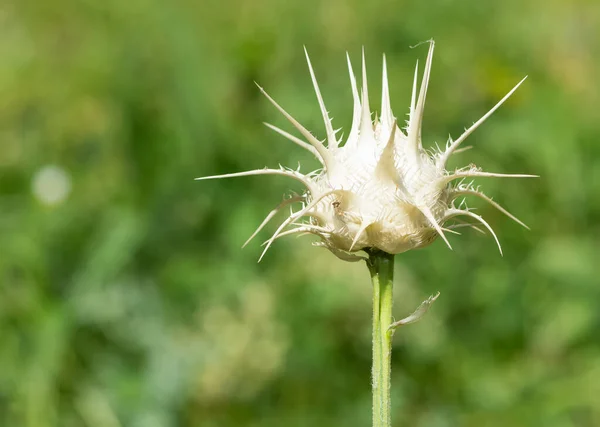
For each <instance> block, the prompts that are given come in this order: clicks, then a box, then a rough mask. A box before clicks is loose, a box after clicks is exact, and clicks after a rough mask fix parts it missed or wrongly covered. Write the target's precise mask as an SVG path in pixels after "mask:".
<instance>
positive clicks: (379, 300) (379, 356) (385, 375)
mask: <svg viewBox="0 0 600 427" xmlns="http://www.w3.org/2000/svg"><path fill="white" fill-rule="evenodd" d="M368 253H369V259H368V260H367V266H368V267H369V271H370V273H371V281H372V282H373V370H372V389H373V427H390V426H391V425H392V422H391V414H390V412H391V411H390V408H391V405H390V374H391V356H392V334H393V332H392V331H391V330H390V329H389V327H390V325H391V323H392V288H393V281H394V255H391V254H388V253H386V252H382V251H374V250H371V251H369V252H368Z"/></svg>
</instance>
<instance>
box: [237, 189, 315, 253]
mask: <svg viewBox="0 0 600 427" xmlns="http://www.w3.org/2000/svg"><path fill="white" fill-rule="evenodd" d="M302 200H304V197H302V196H294V197H291V198H289V199H285V200H284V201H282V202H281V203H279V204H278V205H277V206H276V207H275V209H273V210H272V211H271V212H269V214H268V215H267V216H266V217H265V219H264V220H263V222H262V223H261V224H260V225H259V226H258V228H257V229H256V231H254V233H252V235H251V236H250V237H249V238H248V240H246V242H245V243H244V244H243V245H242V249H243V248H245V247H246V245H247V244H248V243H250V241H251V240H252V239H254V238H255V237H256V235H257V234H258V233H259V232H260V230H262V229H263V227H264V226H265V225H267V224H268V223H269V221H271V219H272V218H273V217H274V216H275V215H276V214H277V212H279V211H280V210H281V209H283V208H285V207H286V206H288V205H291V204H292V203H296V202H301V201H302Z"/></svg>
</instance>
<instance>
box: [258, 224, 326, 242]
mask: <svg viewBox="0 0 600 427" xmlns="http://www.w3.org/2000/svg"><path fill="white" fill-rule="evenodd" d="M298 233H305V234H306V233H308V234H316V235H319V236H320V235H321V234H323V233H328V231H327V230H326V229H325V228H323V227H315V226H308V225H304V226H301V227H297V228H293V229H291V230H286V231H284V232H282V233H279V234H278V235H277V237H275V240H277V239H279V238H281V237H285V236H290V235H292V234H298ZM267 242H268V240H267V241H265V242H263V243H262V244H261V246H264V245H266V244H267Z"/></svg>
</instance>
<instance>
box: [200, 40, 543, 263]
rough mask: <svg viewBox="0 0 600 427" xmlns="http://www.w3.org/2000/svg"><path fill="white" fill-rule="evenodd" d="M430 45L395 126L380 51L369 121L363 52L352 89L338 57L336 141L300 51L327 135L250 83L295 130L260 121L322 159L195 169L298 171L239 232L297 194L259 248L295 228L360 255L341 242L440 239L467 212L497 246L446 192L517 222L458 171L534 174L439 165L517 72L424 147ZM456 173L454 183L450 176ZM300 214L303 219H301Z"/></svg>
mask: <svg viewBox="0 0 600 427" xmlns="http://www.w3.org/2000/svg"><path fill="white" fill-rule="evenodd" d="M433 49H434V42H433V41H431V42H430V46H429V53H428V55H427V61H426V64H425V70H424V73H423V77H422V80H421V85H420V89H419V90H418V95H417V74H418V64H417V69H416V70H415V78H414V83H413V91H412V98H411V103H410V110H409V120H408V121H407V122H406V127H404V128H403V129H401V128H399V127H398V125H397V120H396V118H395V117H394V115H393V113H392V110H391V107H390V99H389V93H388V81H387V71H386V64H385V56H384V59H383V84H382V86H383V90H382V96H381V113H380V117H379V118H375V120H374V121H373V120H372V119H371V112H370V110H369V104H368V99H369V96H368V92H367V75H366V67H365V60H364V52H363V62H362V86H363V87H362V94H361V96H359V92H358V89H357V85H356V80H355V77H354V74H353V72H352V66H351V64H350V59H349V58H348V68H349V71H350V82H351V86H352V94H353V98H354V113H353V119H352V128H351V130H350V133H349V135H348V139H347V140H346V143H345V144H344V145H341V142H342V141H341V140H340V139H337V136H336V133H337V131H334V130H333V127H332V124H331V120H330V119H329V116H328V114H327V110H326V109H325V104H324V102H323V99H322V97H321V93H320V90H319V87H318V84H317V80H316V78H315V75H314V72H313V69H312V65H311V63H310V59H309V58H308V54H307V55H306V59H307V62H308V67H309V71H310V75H311V78H312V82H313V85H314V88H315V92H316V94H317V99H318V102H319V106H320V109H321V113H322V115H323V119H324V121H325V129H326V132H327V145H325V144H324V143H323V142H321V141H319V140H318V139H317V138H315V137H314V136H313V135H312V134H311V133H310V132H309V131H308V130H307V129H306V128H304V127H303V126H302V125H301V124H300V123H298V122H297V121H296V120H295V119H294V118H293V117H292V116H290V115H289V114H288V113H287V112H286V111H285V110H284V109H283V108H282V107H281V106H279V104H277V103H276V102H275V101H274V100H273V99H272V98H271V97H270V96H269V95H268V94H267V93H266V92H265V91H264V90H263V89H262V88H260V87H259V89H260V90H261V92H262V93H263V94H264V95H265V96H266V97H267V99H269V101H271V103H272V104H273V105H274V106H275V107H276V108H277V109H278V110H279V111H280V112H281V113H282V114H283V115H284V116H285V117H286V119H288V120H289V121H290V122H291V124H292V125H293V126H294V127H295V128H296V129H297V130H298V131H299V132H300V134H302V136H303V137H304V140H302V139H300V138H297V137H295V136H293V135H291V134H289V133H287V132H285V131H283V130H281V129H279V128H277V127H275V126H273V125H269V124H267V126H268V127H270V128H271V129H273V130H274V131H276V132H277V133H279V134H281V135H282V136H284V137H285V138H287V139H289V140H290V141H292V142H294V143H296V144H298V145H299V146H301V147H303V148H305V149H307V150H308V151H310V152H312V153H313V154H314V155H315V157H316V158H317V159H318V160H319V161H320V162H321V164H322V169H319V170H316V171H313V172H310V173H308V174H302V173H300V171H299V170H296V171H294V170H290V169H286V168H279V169H260V170H254V171H248V172H240V173H234V174H228V175H220V176H209V177H203V178H197V179H212V178H227V177H236V176H248V175H268V174H270V175H284V176H288V177H290V178H294V179H296V180H298V181H300V182H301V183H302V184H303V185H304V186H305V187H306V191H305V193H304V194H303V195H301V196H293V197H291V198H288V199H286V200H284V201H283V202H282V203H281V204H280V205H279V206H277V207H276V208H275V209H274V210H273V211H271V213H269V215H268V216H267V218H266V219H265V220H264V221H263V223H262V224H261V225H260V226H259V227H258V229H257V230H256V232H255V233H254V234H253V235H252V236H251V237H250V239H248V241H250V240H251V239H252V238H253V237H254V236H255V235H256V234H257V233H258V232H259V231H260V230H261V229H262V228H263V227H264V226H265V225H266V224H267V222H269V221H270V220H271V218H272V217H273V216H274V215H275V214H276V213H277V212H279V211H280V210H281V209H283V208H284V207H286V206H288V205H292V204H294V203H300V204H301V207H300V208H298V210H296V211H295V212H293V213H292V214H290V216H289V217H288V218H287V219H286V220H285V221H283V223H282V224H281V225H280V226H279V228H278V229H277V231H276V232H275V234H274V235H273V236H272V237H271V238H270V239H269V240H268V241H267V242H266V245H265V246H266V247H265V249H264V252H263V255H264V253H265V252H266V251H267V250H268V248H269V247H270V246H271V244H272V243H273V241H274V240H275V239H277V238H279V237H282V236H286V235H290V234H298V233H310V234H315V235H317V236H319V237H320V238H321V242H319V243H318V245H321V246H324V247H326V248H328V249H329V250H331V251H332V252H333V253H334V254H335V255H337V256H338V257H340V258H342V259H344V260H347V261H355V260H359V259H362V257H360V256H356V255H354V254H351V253H350V252H356V251H359V250H361V249H368V248H372V249H379V250H382V251H385V252H388V253H391V254H396V253H400V252H405V251H407V250H410V249H415V248H421V247H424V246H426V245H428V244H430V243H431V242H433V241H434V240H435V239H436V238H437V237H438V236H440V237H442V239H443V240H444V241H445V242H446V244H447V245H448V247H450V243H449V242H448V240H447V238H446V236H445V232H453V233H456V232H455V231H453V230H454V229H455V228H458V227H463V226H467V227H473V228H477V227H476V226H475V225H474V224H473V223H471V222H457V217H460V216H463V217H467V218H470V219H472V220H474V221H476V222H478V223H480V224H481V225H482V226H483V227H485V228H486V229H487V230H488V231H489V232H490V233H491V234H492V236H493V237H494V239H495V240H496V243H497V244H498V248H499V249H500V253H502V249H501V247H500V243H499V242H498V239H497V237H496V235H495V233H494V231H493V230H492V228H491V227H490V226H489V224H488V223H487V222H486V221H484V220H483V218H481V217H480V216H479V215H477V214H475V213H474V212H472V211H471V210H469V209H468V208H466V207H463V206H464V203H461V204H460V205H459V206H456V205H455V201H456V199H457V198H462V197H463V196H468V195H472V196H477V197H480V198H482V199H484V200H486V201H487V202H489V203H490V204H492V205H493V206H494V207H496V208H497V209H499V210H500V211H501V212H503V213H504V214H506V215H508V216H509V217H510V218H512V219H513V220H515V221H516V222H518V223H519V224H521V225H523V226H524V227H527V226H526V225H525V224H523V223H522V222H521V221H519V220H518V219H517V218H515V217H514V216H513V215H511V214H510V213H508V212H507V211H506V210H505V209H504V208H502V207H501V206H499V205H498V204H497V203H495V202H493V201H492V200H491V199H490V198H488V197H487V196H485V195H484V194H483V193H481V192H480V191H479V190H478V189H477V188H475V187H474V186H473V184H472V183H468V184H467V183H464V180H465V179H466V178H475V177H533V176H534V175H506V174H497V173H489V172H482V171H481V170H480V169H479V168H477V167H475V166H469V167H466V168H463V169H459V170H456V171H454V172H448V171H447V170H446V163H447V161H448V158H449V157H450V156H451V155H452V154H454V153H456V152H458V151H460V150H459V148H458V147H459V146H460V144H461V143H462V142H463V141H464V140H465V139H466V138H467V137H468V136H469V135H470V134H471V133H472V132H473V131H474V130H475V129H476V128H477V127H478V126H479V125H480V124H481V123H483V122H484V121H485V120H486V119H487V118H488V117H489V116H490V115H491V114H492V113H493V112H494V111H495V110H496V109H497V108H498V107H499V106H500V105H501V104H502V103H503V102H504V101H506V99H508V97H509V96H510V95H512V93H513V92H514V91H515V90H516V89H517V88H518V87H519V85H520V84H521V83H522V82H523V81H524V80H525V79H523V80H521V81H520V82H519V83H518V84H517V85H516V86H515V87H514V88H513V89H512V90H511V91H510V92H509V93H508V94H507V95H506V96H505V97H504V98H502V100H500V102H498V104H496V105H495V106H494V107H493V108H492V109H491V110H490V111H489V112H488V113H487V114H486V115H485V116H483V117H482V118H481V119H479V120H478V121H477V122H476V123H474V124H473V125H472V126H471V127H470V128H469V129H467V130H466V131H465V132H464V133H463V134H462V135H461V136H460V137H459V138H458V139H456V140H454V141H453V140H452V139H450V140H449V141H448V143H447V144H446V147H445V149H444V150H440V149H437V150H429V151H426V150H424V149H423V146H422V143H421V124H422V121H423V110H424V107H425V97H426V94H427V84H428V82H429V74H430V71H431V60H432V56H433ZM462 150H464V148H463V149H462ZM457 180H458V181H459V183H458V184H455V182H456V181H457ZM304 218H308V219H307V220H304V221H303V219H304ZM302 221H303V222H302ZM447 224H448V225H447ZM246 243H248V242H246ZM261 258H262V256H261Z"/></svg>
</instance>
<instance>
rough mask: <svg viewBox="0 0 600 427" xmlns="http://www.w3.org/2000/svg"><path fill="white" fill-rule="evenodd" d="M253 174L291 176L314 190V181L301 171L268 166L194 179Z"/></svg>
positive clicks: (201, 178)
mask: <svg viewBox="0 0 600 427" xmlns="http://www.w3.org/2000/svg"><path fill="white" fill-rule="evenodd" d="M253 175H282V176H287V177H289V178H293V179H295V180H296V181H299V182H301V183H302V184H304V186H305V187H306V188H308V190H309V191H310V192H312V191H313V185H312V183H311V182H310V181H309V180H308V179H307V178H306V177H305V176H304V175H302V174H301V173H299V172H293V171H288V170H281V169H268V168H264V169H256V170H251V171H245V172H236V173H227V174H224V175H211V176H201V177H198V178H194V180H195V181H203V180H207V179H223V178H238V177H242V176H253Z"/></svg>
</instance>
